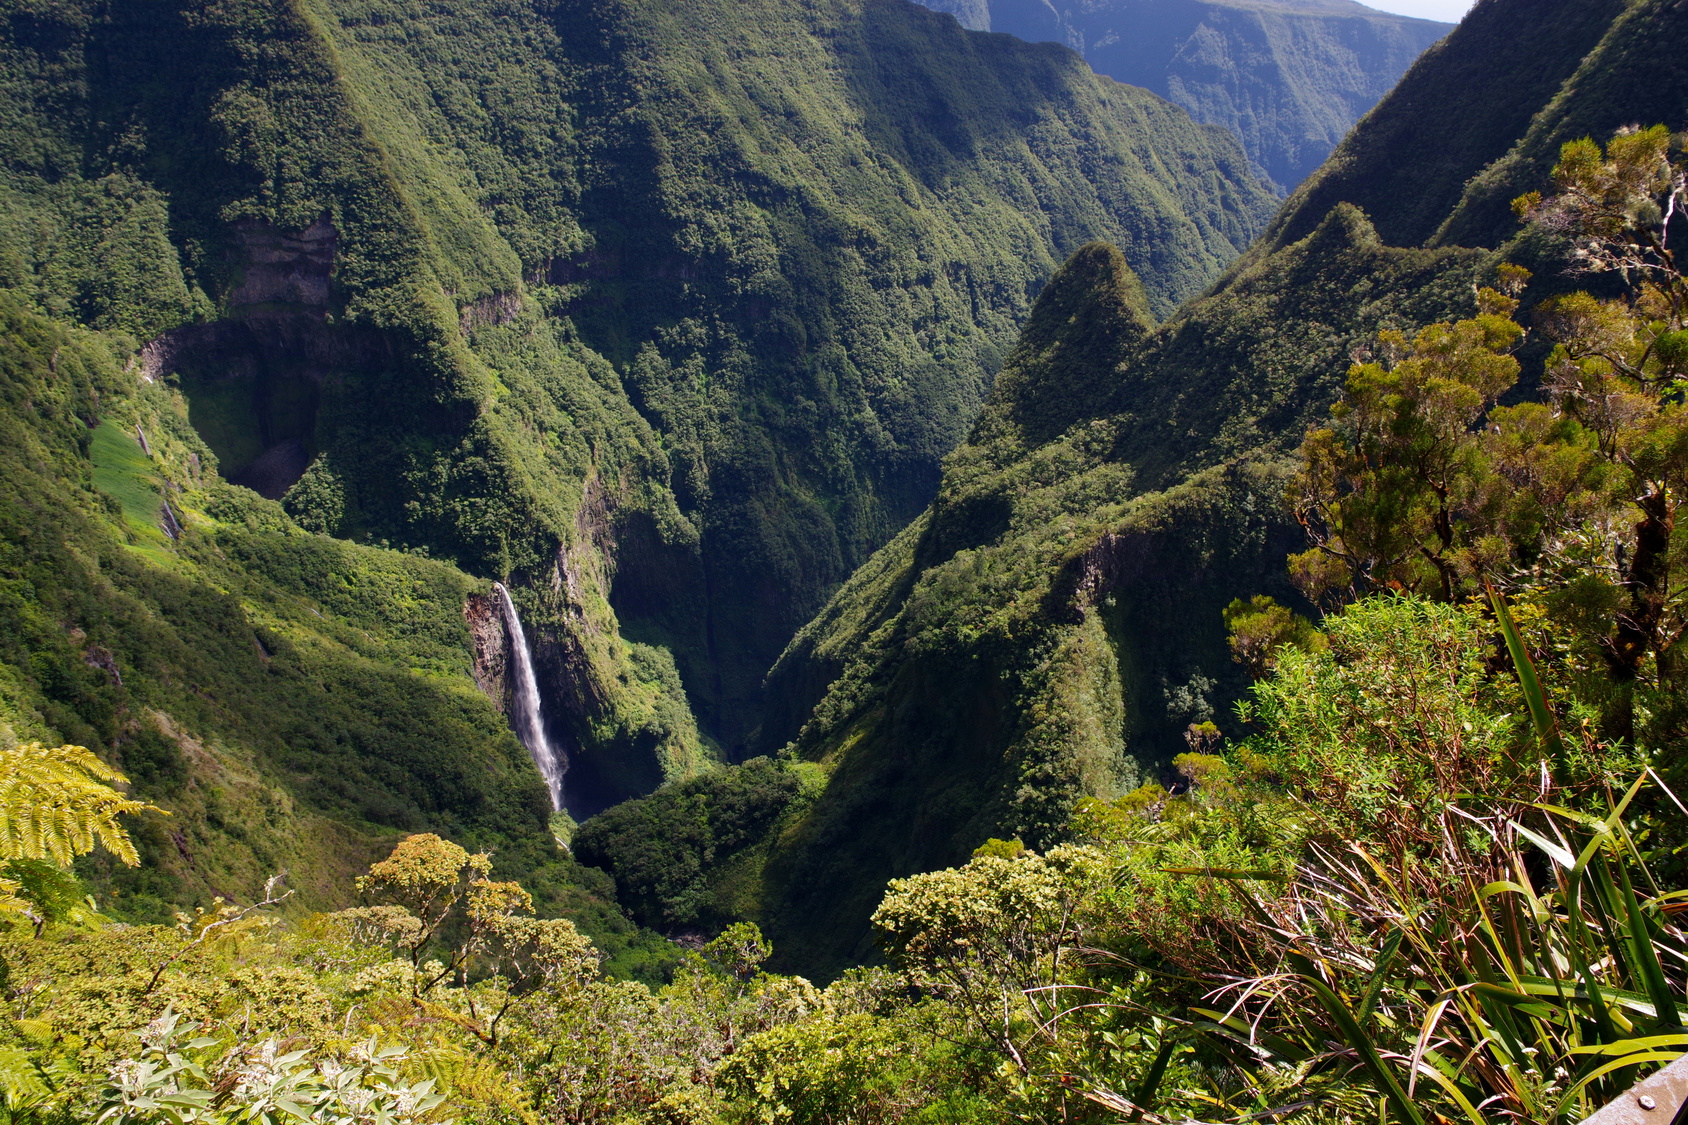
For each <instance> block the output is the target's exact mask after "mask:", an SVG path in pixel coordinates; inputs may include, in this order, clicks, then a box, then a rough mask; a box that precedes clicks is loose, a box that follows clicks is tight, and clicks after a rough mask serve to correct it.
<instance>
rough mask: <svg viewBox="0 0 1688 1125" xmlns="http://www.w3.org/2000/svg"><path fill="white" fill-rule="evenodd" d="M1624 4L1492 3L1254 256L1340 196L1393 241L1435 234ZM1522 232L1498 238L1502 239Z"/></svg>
mask: <svg viewBox="0 0 1688 1125" xmlns="http://www.w3.org/2000/svg"><path fill="white" fill-rule="evenodd" d="M1625 7H1626V5H1625V3H1624V0H1541V2H1539V3H1536V4H1534V5H1532V6H1531V8H1530V10H1529V13H1528V16H1527V17H1521V13H1520V12H1519V10H1518V8H1517V6H1516V5H1514V4H1509V3H1506V2H1505V0H1482V2H1480V3H1478V4H1477V5H1476V6H1475V7H1474V8H1472V10H1471V12H1470V13H1469V14H1468V15H1467V16H1466V17H1465V19H1464V21H1463V22H1461V24H1460V26H1459V30H1458V32H1457V33H1455V34H1453V35H1450V36H1448V37H1447V38H1446V39H1444V40H1442V42H1440V43H1438V44H1437V45H1436V46H1435V47H1433V48H1431V49H1430V50H1429V51H1428V52H1426V53H1425V55H1424V57H1423V58H1421V59H1419V61H1418V62H1417V63H1415V64H1414V66H1413V68H1412V69H1411V70H1410V71H1408V72H1407V74H1406V76H1405V77H1403V78H1402V79H1401V82H1400V85H1398V86H1397V87H1395V90H1394V92H1393V93H1392V94H1390V96H1389V97H1388V98H1387V99H1386V100H1384V101H1383V102H1382V104H1380V105H1379V106H1378V107H1377V108H1376V109H1374V110H1373V111H1372V112H1371V113H1370V114H1368V115H1367V116H1366V118H1365V120H1363V121H1361V122H1360V123H1359V124H1358V125H1357V126H1355V128H1354V131H1353V132H1352V133H1351V134H1349V135H1348V137H1347V138H1346V139H1344V140H1343V142H1342V144H1341V145H1340V146H1339V147H1338V148H1337V150H1336V151H1335V152H1334V153H1333V154H1332V155H1331V158H1330V159H1329V160H1328V161H1326V163H1325V164H1324V166H1323V167H1321V168H1320V169H1319V170H1318V172H1317V173H1316V174H1314V175H1313V176H1311V177H1310V178H1309V179H1308V181H1307V182H1306V183H1305V184H1303V185H1301V187H1300V189H1299V190H1297V191H1296V192H1295V194H1294V195H1292V196H1291V197H1290V199H1289V202H1288V203H1286V204H1285V205H1284V208H1283V210H1281V211H1279V212H1278V215H1277V217H1276V218H1275V219H1273V220H1272V225H1271V228H1270V229H1269V230H1268V232H1267V234H1266V236H1265V237H1264V238H1263V239H1261V241H1260V243H1259V244H1258V245H1257V246H1256V247H1255V248H1254V251H1253V253H1255V254H1258V253H1261V252H1263V251H1266V250H1270V249H1273V248H1276V247H1280V246H1285V245H1287V244H1289V243H1291V242H1294V241H1296V240H1298V239H1301V238H1305V237H1307V235H1308V234H1309V233H1310V232H1311V231H1312V230H1313V228H1314V227H1316V226H1318V225H1319V223H1321V222H1322V221H1323V220H1324V216H1325V215H1326V214H1327V213H1328V212H1329V211H1330V209H1331V208H1332V207H1333V206H1335V205H1336V204H1338V203H1352V204H1353V205H1355V206H1356V207H1359V208H1360V209H1362V210H1363V211H1365V212H1366V214H1367V215H1369V216H1371V219H1372V223H1373V224H1374V225H1375V226H1376V227H1377V230H1378V235H1379V236H1380V237H1381V238H1382V239H1383V240H1384V241H1385V242H1387V243H1389V244H1390V245H1391V246H1418V245H1421V244H1422V243H1424V242H1426V241H1428V240H1430V239H1431V238H1432V237H1433V236H1434V235H1435V233H1436V230H1437V228H1438V227H1439V226H1440V225H1441V224H1442V223H1443V222H1444V221H1445V220H1446V219H1447V218H1448V216H1449V215H1450V213H1451V212H1452V211H1453V210H1454V208H1455V206H1456V205H1457V204H1458V203H1459V200H1460V196H1461V194H1462V193H1463V192H1464V191H1465V186H1466V183H1467V181H1469V180H1470V179H1471V178H1472V177H1473V176H1476V175H1477V174H1478V173H1479V172H1481V171H1482V170H1483V169H1485V168H1486V167H1488V166H1489V165H1491V164H1493V163H1494V162H1495V161H1497V160H1500V159H1501V158H1502V157H1504V156H1505V155H1506V154H1507V152H1508V151H1509V150H1510V149H1511V148H1512V146H1513V145H1514V144H1516V143H1517V142H1518V141H1519V140H1520V139H1521V138H1522V137H1523V136H1524V134H1525V132H1526V131H1527V130H1528V129H1529V128H1530V122H1531V120H1532V119H1533V118H1534V117H1535V116H1536V114H1537V113H1540V112H1541V111H1542V110H1543V109H1544V107H1546V106H1547V105H1548V104H1549V103H1550V102H1551V101H1552V100H1553V99H1554V98H1555V97H1556V96H1557V95H1558V94H1559V92H1560V90H1561V88H1562V87H1563V86H1564V84H1565V83H1566V81H1567V80H1568V79H1570V78H1571V76H1572V75H1573V74H1575V73H1576V71H1577V68H1578V67H1579V66H1580V65H1581V64H1582V61H1583V58H1584V57H1585V56H1586V55H1588V53H1589V52H1590V51H1591V50H1593V49H1594V47H1595V45H1596V44H1598V43H1599V42H1600V41H1601V38H1602V37H1603V36H1604V35H1605V34H1606V31H1607V29H1608V28H1610V27H1611V25H1612V21H1613V20H1614V19H1616V18H1617V17H1618V15H1619V14H1620V13H1621V12H1623V11H1624V9H1625ZM1543 171H1545V169H1543ZM1514 229H1515V228H1514V227H1511V226H1508V227H1506V228H1504V230H1503V231H1500V232H1491V234H1498V236H1499V237H1500V238H1501V240H1503V241H1504V240H1505V239H1506V238H1508V237H1510V236H1511V233H1512V231H1513V230H1514Z"/></svg>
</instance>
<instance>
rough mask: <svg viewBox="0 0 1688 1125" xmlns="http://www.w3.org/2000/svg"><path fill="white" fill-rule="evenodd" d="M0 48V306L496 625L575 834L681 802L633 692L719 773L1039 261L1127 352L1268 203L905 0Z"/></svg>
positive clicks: (939, 435)
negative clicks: (655, 797)
mask: <svg viewBox="0 0 1688 1125" xmlns="http://www.w3.org/2000/svg"><path fill="white" fill-rule="evenodd" d="M4 19H5V24H4V29H5V31H4V35H3V36H0V51H3V52H4V56H5V57H4V62H3V66H0V95H3V98H0V101H3V104H0V126H3V128H0V136H3V137H4V141H3V142H0V143H3V144H4V145H5V146H6V147H5V169H4V172H3V174H0V192H3V194H4V198H5V200H6V207H5V208H4V215H3V217H0V272H3V274H4V276H0V282H3V283H5V284H7V285H10V286H13V287H16V288H17V289H19V290H20V291H21V292H23V293H24V294H26V295H27V297H28V298H29V299H31V300H33V301H35V302H37V303H38V304H39V305H40V306H41V307H42V308H44V309H46V310H49V311H50V312H52V313H54V314H55V315H59V316H63V317H67V318H75V319H78V320H80V321H82V322H83V323H86V324H89V325H92V326H94V327H98V328H101V329H106V330H112V331H122V332H126V333H130V334H132V335H133V336H135V337H136V338H137V339H138V340H140V341H142V342H145V344H146V346H145V348H144V350H143V355H144V358H143V362H144V364H145V366H146V369H147V370H148V372H149V373H151V374H153V375H156V376H158V377H163V378H170V379H174V380H179V382H180V385H181V387H182V389H183V391H184V392H185V394H186V396H187V400H188V403H189V414H190V418H191V420H192V422H193V425H194V427H195V429H196V431H197V432H198V433H200V434H201V435H203V437H204V439H205V440H206V441H207V443H208V444H209V445H210V447H211V450H212V451H213V452H215V453H216V454H217V456H218V457H219V459H220V462H221V464H222V465H223V467H224V468H225V470H226V471H227V473H228V475H229V477H230V479H232V480H236V481H240V482H243V483H246V484H250V485H252V486H253V487H255V488H257V489H259V490H260V491H262V492H264V493H265V494H266V495H269V496H272V497H279V498H281V499H282V500H283V502H284V504H285V506H286V508H287V510H288V511H289V512H290V513H292V514H293V515H294V516H295V517H296V518H297V519H298V520H299V521H300V523H301V524H302V525H303V526H305V527H308V528H311V529H312V530H315V531H319V532H325V533H330V534H333V535H336V536H338V537H341V538H346V539H352V540H356V541H359V542H374V543H378V542H383V541H384V542H389V543H395V544H403V545H406V546H410V547H415V548H426V549H428V550H429V551H430V552H432V553H433V554H435V555H436V556H441V557H445V558H449V559H451V560H453V561H454V562H456V563H457V564H458V565H461V566H463V567H464V568H465V569H467V570H468V571H469V572H471V573H475V574H478V575H481V576H483V577H498V578H507V579H509V580H510V581H511V582H512V584H513V585H515V586H516V587H518V594H517V596H518V599H519V600H521V601H522V603H523V610H524V613H526V614H528V615H531V616H532V618H533V619H534V621H535V622H536V626H537V627H536V628H535V629H534V630H533V633H534V637H535V641H536V647H537V650H538V651H537V658H538V661H539V664H540V668H541V672H542V676H543V679H544V681H545V686H546V690H547V693H548V695H549V697H550V703H551V704H552V713H553V714H554V715H555V716H556V719H557V724H558V726H559V731H558V733H559V735H560V736H561V737H564V738H565V740H566V741H567V742H568V743H569V744H570V745H571V746H573V747H574V750H575V753H576V756H577V763H576V769H575V771H574V773H573V777H574V784H575V790H574V794H575V795H574V800H575V801H576V802H577V806H578V809H579V811H583V812H590V811H592V810H593V809H595V808H597V807H602V805H604V804H606V803H608V802H611V801H613V800H616V799H619V798H620V797H623V796H626V795H628V794H629V793H634V792H640V791H644V790H646V789H649V788H650V787H651V786H653V785H655V784H656V783H658V782H659V781H660V780H661V779H662V778H663V777H665V776H671V775H673V774H674V773H675V772H676V771H679V772H684V771H685V770H686V769H688V768H691V764H695V762H696V758H697V754H698V753H699V744H698V742H697V740H696V738H695V736H693V735H691V734H689V733H688V728H687V725H686V724H685V723H683V722H678V721H676V722H670V721H668V720H667V719H664V718H662V717H661V716H662V715H664V714H668V713H670V712H671V711H672V708H671V707H669V705H668V704H664V703H660V701H661V700H664V699H666V700H671V701H672V700H675V699H677V698H678V696H677V694H676V689H677V681H676V680H675V679H674V676H675V673H674V670H673V668H672V667H671V666H669V665H668V660H669V657H668V656H667V655H666V653H669V652H671V653H672V654H673V659H674V660H675V661H677V663H678V670H679V676H680V677H681V678H682V679H683V681H684V688H685V690H686V691H687V692H688V693H689V694H690V695H691V696H692V698H693V699H694V700H695V701H696V702H697V704H698V709H699V713H700V718H701V719H702V721H703V722H704V724H705V726H706V728H707V730H708V732H709V733H710V734H711V735H713V736H714V737H715V738H716V739H718V740H719V741H721V742H722V743H724V744H726V746H727V747H728V748H729V749H735V748H737V747H740V746H742V745H744V744H745V742H746V740H747V739H748V738H749V736H750V733H751V732H752V731H753V730H754V728H755V727H756V725H757V722H758V715H757V707H758V704H759V697H760V680H761V677H762V674H763V672H764V671H765V669H766V668H767V666H768V665H769V664H770V663H771V661H772V660H773V658H774V656H775V655H777V653H778V652H779V651H780V649H781V648H782V647H783V646H784V644H785V643H786V641H787V640H788V639H789V637H790V636H791V634H792V633H793V632H794V631H795V629H796V628H797V626H798V625H800V624H801V622H802V621H803V620H805V619H806V618H807V616H808V615H809V614H810V613H811V612H812V611H813V610H814V609H815V608H816V607H817V606H818V605H819V604H820V603H821V601H822V599H823V598H824V596H825V595H826V594H827V592H828V591H829V590H830V589H832V588H833V587H834V586H835V585H836V584H837V583H838V582H839V581H841V580H842V579H843V577H844V576H845V575H847V574H848V572H849V571H850V569H851V568H853V566H854V565H855V564H856V563H857V562H859V561H860V560H862V559H864V558H866V557H867V555H868V553H869V552H870V551H871V550H872V549H873V548H875V547H876V546H878V545H879V544H880V543H882V542H884V541H885V539H887V538H888V537H889V536H890V535H891V534H892V533H893V532H894V531H895V530H896V529H897V528H899V527H900V526H902V524H903V523H905V522H906V521H907V520H908V519H909V518H911V517H912V516H913V515H914V514H915V513H917V512H918V511H919V509H920V507H921V506H922V505H923V504H924V503H925V501H926V499H927V498H928V497H929V496H930V494H931V491H932V489H933V488H934V487H935V485H936V479H937V466H938V461H939V458H940V457H941V456H942V455H943V453H944V452H945V451H947V450H948V449H949V448H950V447H951V446H953V445H954V444H955V442H956V441H958V440H959V439H960V437H961V436H962V435H963V433H964V431H965V427H966V425H967V423H968V420H969V419H970V418H971V416H972V413H973V412H974V411H975V409H976V407H977V403H978V401H979V397H980V395H981V394H982V390H983V387H984V385H985V383H986V381H987V380H988V378H989V376H990V373H991V372H992V371H993V370H994V369H995V367H996V366H997V364H998V362H999V359H998V357H1000V355H1001V354H1002V353H1003V352H1004V351H1005V350H1006V348H1007V346H1008V345H1009V343H1010V342H1011V340H1012V337H1013V334H1014V332H1015V330H1016V327H1017V325H1018V323H1019V322H1020V321H1021V320H1022V319H1023V317H1024V315H1025V312H1026V310H1027V308H1028V307H1029V303H1030V300H1031V297H1032V295H1033V294H1034V293H1035V292H1036V290H1037V288H1038V287H1039V286H1040V285H1041V284H1042V281H1043V279H1044V278H1045V277H1046V276H1047V274H1048V273H1049V272H1050V271H1051V270H1052V269H1053V268H1054V266H1055V264H1056V263H1057V262H1058V261H1059V260H1060V259H1061V258H1062V257H1063V256H1065V255H1066V254H1067V253H1069V252H1070V250H1071V249H1072V248H1074V247H1076V246H1077V245H1080V244H1081V243H1083V242H1085V241H1086V240H1088V239H1091V238H1095V237H1107V238H1110V239H1112V240H1114V241H1116V242H1118V243H1119V244H1121V245H1122V246H1125V247H1126V248H1127V255H1128V257H1129V259H1130V260H1131V262H1132V264H1133V267H1134V268H1135V269H1136V270H1137V271H1138V272H1139V273H1140V274H1141V275H1142V276H1143V277H1144V279H1145V282H1146V286H1147V289H1148V292H1149V295H1150V300H1151V303H1152V304H1153V305H1154V307H1155V308H1157V309H1159V310H1162V311H1164V310H1166V309H1169V308H1171V307H1172V306H1173V305H1175V304H1176V303H1177V301H1179V300H1181V299H1182V298H1184V297H1186V296H1188V295H1189V294H1191V293H1193V292H1195V291H1197V290H1199V289H1200V288H1201V287H1202V286H1203V285H1205V284H1207V283H1208V282H1209V281H1210V280H1211V278H1212V277H1213V276H1214V275H1215V274H1216V273H1217V272H1218V271H1219V269H1221V268H1222V267H1223V264H1224V263H1225V262H1226V261H1227V260H1228V259H1229V258H1230V257H1231V256H1233V254H1234V253H1235V252H1236V251H1237V250H1238V249H1240V248H1241V247H1243V246H1244V245H1246V244H1247V242H1248V241H1249V239H1250V238H1252V236H1253V235H1254V233H1255V232H1256V231H1257V230H1258V228H1259V227H1260V225H1261V224H1262V222H1263V221H1264V219H1265V217H1266V208H1267V206H1268V205H1269V196H1268V194H1267V192H1266V191H1265V189H1264V188H1263V187H1262V186H1261V185H1260V184H1259V183H1258V182H1257V181H1256V180H1255V179H1254V178H1253V177H1252V175H1251V174H1250V173H1249V171H1248V169H1247V166H1246V159H1245V158H1244V157H1243V156H1242V154H1241V152H1240V151H1239V150H1238V149H1237V147H1236V146H1235V144H1234V142H1233V141H1231V140H1230V139H1229V138H1227V137H1226V136H1225V135H1224V134H1223V133H1221V132H1220V131H1218V130H1215V129H1210V128H1207V127H1204V126H1198V125H1195V124H1194V123H1192V122H1191V121H1190V119H1189V118H1188V117H1187V116H1186V115H1185V114H1184V113H1183V112H1182V111H1181V110H1178V109H1177V108H1176V107H1174V106H1171V105H1169V104H1168V103H1166V102H1164V101H1161V100H1160V99H1158V98H1155V97H1153V96H1152V95H1150V94H1147V93H1145V92H1143V91H1139V90H1134V89H1130V88H1127V87H1121V86H1118V85H1115V84H1113V83H1111V82H1109V81H1107V80H1105V79H1099V78H1097V77H1095V76H1093V75H1091V74H1089V73H1088V72H1087V71H1086V70H1085V69H1084V67H1083V66H1082V64H1081V63H1079V61H1078V60H1076V59H1075V58H1073V57H1072V56H1071V55H1070V54H1068V53H1067V52H1064V51H1060V50H1057V49H1055V48H1051V47H1038V46H1027V45H1022V44H1016V43H1014V42H1012V41H1011V40H1003V39H994V38H991V37H983V36H975V35H971V34H969V33H966V32H963V31H961V30H960V29H959V28H957V27H956V26H955V25H954V23H953V22H952V21H949V20H948V19H946V18H944V17H941V16H938V15H936V14H933V13H931V12H928V11H926V10H925V9H922V8H919V7H917V6H914V5H911V4H907V3H903V2H902V0H828V2H827V3H823V4H819V5H814V4H799V3H796V2H795V0H759V2H758V3H754V4H741V5H732V6H728V7H722V6H720V5H716V4H710V3H704V2H703V0H675V2H672V3H666V2H665V3H657V2H655V0H650V2H641V3H632V2H629V3H614V4H600V3H587V2H585V0H572V2H567V3H562V4H549V3H544V4H541V3H534V4H527V3H513V2H506V0H471V2H468V3H450V4H446V3H420V2H416V0H289V2H288V3H283V4H270V3H259V2H256V0H240V2H235V3H230V4H224V5H218V6H216V7H214V8H204V7H203V6H200V5H186V4H184V5H172V4H148V5H118V6H110V7H108V6H106V5H102V4H95V3H91V2H90V3H87V4H78V3H65V4H58V5H52V6H47V7H40V6H34V5H25V4H14V5H8V6H7V8H6V9H5V11H4ZM524 591H525V592H524ZM624 634H625V635H624ZM630 640H632V641H642V642H646V644H645V645H644V646H640V645H637V644H630V643H629V641H630ZM652 700H657V701H659V702H658V703H652V702H651V701H652ZM682 706H683V705H682ZM689 763H690V764H689Z"/></svg>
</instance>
